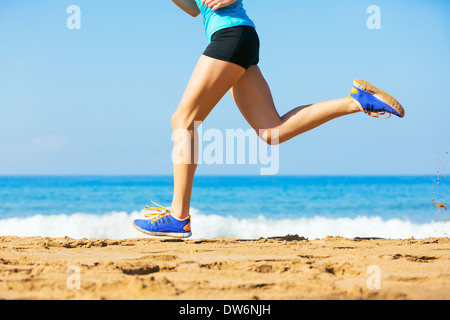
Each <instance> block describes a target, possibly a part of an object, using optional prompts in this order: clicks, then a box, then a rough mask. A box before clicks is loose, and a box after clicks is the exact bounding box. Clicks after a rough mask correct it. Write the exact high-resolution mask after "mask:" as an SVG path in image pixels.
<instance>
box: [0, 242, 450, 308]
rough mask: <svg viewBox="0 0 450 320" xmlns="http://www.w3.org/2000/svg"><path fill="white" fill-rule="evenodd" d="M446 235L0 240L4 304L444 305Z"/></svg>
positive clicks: (449, 290)
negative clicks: (156, 301) (367, 301)
mask: <svg viewBox="0 0 450 320" xmlns="http://www.w3.org/2000/svg"><path fill="white" fill-rule="evenodd" d="M449 267H450V239H449V238H430V239H421V240H415V239H401V240H400V239H399V240H383V239H346V238H341V237H328V238H325V239H314V240H306V239H305V240H303V239H302V238H301V237H298V236H285V237H280V238H270V239H259V240H242V239H208V240H207V239H204V240H175V239H154V238H148V239H126V240H108V239H82V240H75V239H70V238H67V237H66V238H43V237H0V299H163V300H165V299H171V300H172V299H188V300H204V299H212V300H231V299H237V300H244V299H245V300H247V299H262V300H273V299H277V300H278V299H449V298H450V268H449Z"/></svg>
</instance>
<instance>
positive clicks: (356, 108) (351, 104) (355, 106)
mask: <svg viewBox="0 0 450 320" xmlns="http://www.w3.org/2000/svg"><path fill="white" fill-rule="evenodd" d="M347 99H348V108H349V111H350V112H351V113H356V112H362V111H363V110H362V108H361V105H360V104H359V102H358V101H356V100H355V99H353V98H351V97H347Z"/></svg>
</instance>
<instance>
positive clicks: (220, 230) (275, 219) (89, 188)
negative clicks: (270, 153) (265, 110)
mask: <svg viewBox="0 0 450 320" xmlns="http://www.w3.org/2000/svg"><path fill="white" fill-rule="evenodd" d="M449 180H450V179H449V178H448V177H445V176H442V175H441V176H439V175H436V176H417V177H414V176H197V177H196V178H195V182H194V189H193V196H192V201H191V215H192V223H191V226H192V231H193V238H219V237H220V238H222V237H225V238H245V239H258V238H260V237H271V236H283V235H287V234H298V235H299V236H303V237H306V238H308V239H315V238H323V237H326V236H343V237H350V238H353V237H380V238H411V237H414V238H428V237H448V234H449V232H450V228H449V223H448V220H449V218H448V213H447V211H446V210H445V209H444V207H442V206H441V207H438V206H436V204H438V203H442V204H447V200H448V199H449V195H450V190H449V182H450V181H449ZM172 186H173V182H172V177H171V176H2V177H0V236H42V237H64V236H68V237H71V238H75V239H81V238H110V239H124V238H141V237H148V236H146V235H144V234H141V233H139V232H138V231H137V230H135V229H134V228H133V226H132V221H133V220H134V219H136V218H142V217H143V215H144V211H143V207H144V206H145V205H148V204H151V203H150V201H151V200H152V201H154V202H156V203H159V204H161V205H163V206H169V205H170V202H171V198H172ZM433 199H434V200H433Z"/></svg>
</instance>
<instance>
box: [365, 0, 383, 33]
mask: <svg viewBox="0 0 450 320" xmlns="http://www.w3.org/2000/svg"><path fill="white" fill-rule="evenodd" d="M367 13H368V14H370V15H371V16H370V17H369V18H367V22H366V25H367V28H368V29H369V30H375V29H377V30H379V29H381V9H380V7H379V6H376V5H371V6H369V7H368V8H367Z"/></svg>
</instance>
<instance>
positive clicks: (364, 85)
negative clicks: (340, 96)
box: [353, 79, 405, 118]
mask: <svg viewBox="0 0 450 320" xmlns="http://www.w3.org/2000/svg"><path fill="white" fill-rule="evenodd" d="M353 86H354V87H356V88H358V89H361V90H363V91H365V92H368V93H370V94H372V95H373V96H375V97H377V98H378V99H380V100H381V101H383V102H384V103H386V104H387V105H389V106H390V107H391V108H392V109H394V110H395V111H397V112H398V114H399V115H400V117H401V118H403V117H404V116H405V110H404V109H403V107H402V105H401V104H400V102H398V101H397V100H395V98H394V97H393V96H391V95H390V94H388V93H386V92H384V91H383V90H380V89H378V88H377V87H375V86H374V85H372V84H370V83H369V82H367V81H364V80H361V79H356V80H355V81H353Z"/></svg>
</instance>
